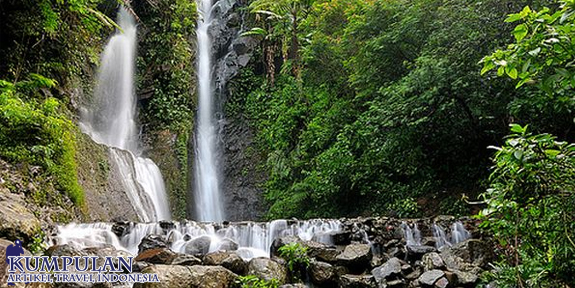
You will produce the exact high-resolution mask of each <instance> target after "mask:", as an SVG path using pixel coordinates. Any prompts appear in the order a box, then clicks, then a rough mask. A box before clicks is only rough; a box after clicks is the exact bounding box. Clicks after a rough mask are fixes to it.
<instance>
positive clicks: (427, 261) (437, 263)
mask: <svg viewBox="0 0 575 288" xmlns="http://www.w3.org/2000/svg"><path fill="white" fill-rule="evenodd" d="M421 262H422V263H423V267H424V269H425V271H429V270H433V269H441V268H443V267H445V263H443V260H442V259H441V256H439V254H437V253H436V252H431V253H427V254H425V255H423V257H422V258H421Z"/></svg>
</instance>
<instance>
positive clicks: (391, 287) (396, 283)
mask: <svg viewBox="0 0 575 288" xmlns="http://www.w3.org/2000/svg"><path fill="white" fill-rule="evenodd" d="M379 287H385V288H404V287H406V283H405V280H403V279H397V280H393V281H388V282H387V284H386V285H381V284H380V286H379Z"/></svg>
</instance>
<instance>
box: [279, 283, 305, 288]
mask: <svg viewBox="0 0 575 288" xmlns="http://www.w3.org/2000/svg"><path fill="white" fill-rule="evenodd" d="M279 288H308V287H307V286H306V285H305V284H302V283H295V284H284V285H282V286H280V287H279Z"/></svg>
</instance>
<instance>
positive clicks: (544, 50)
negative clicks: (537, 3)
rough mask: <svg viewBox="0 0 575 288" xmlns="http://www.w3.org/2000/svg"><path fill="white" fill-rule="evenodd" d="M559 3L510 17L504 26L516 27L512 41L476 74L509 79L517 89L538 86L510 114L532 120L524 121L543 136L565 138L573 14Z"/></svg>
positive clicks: (574, 101) (573, 101)
mask: <svg viewBox="0 0 575 288" xmlns="http://www.w3.org/2000/svg"><path fill="white" fill-rule="evenodd" d="M559 3H560V7H559V8H558V9H550V8H547V7H544V8H541V9H539V10H534V9H531V8H530V7H529V6H526V7H525V8H524V9H523V10H522V11H521V12H519V13H515V14H510V15H509V16H508V17H507V19H506V20H505V22H508V23H514V24H515V25H516V26H515V28H514V29H513V31H512V34H513V36H514V39H515V42H514V43H511V44H509V45H508V46H507V47H506V48H505V49H500V50H497V51H495V52H494V53H493V54H491V55H489V56H486V57H485V58H483V59H482V60H481V62H482V63H483V69H482V71H481V73H482V74H485V73H487V72H489V71H491V70H496V71H497V75H498V76H504V75H506V76H508V77H509V78H511V79H512V80H513V81H514V82H515V83H516V87H517V88H519V87H522V86H524V85H526V84H528V85H529V86H534V87H537V88H538V91H536V92H532V93H529V92H528V91H529V90H526V91H527V93H525V95H523V96H522V97H521V98H519V99H518V100H516V101H514V103H513V107H512V109H513V110H514V111H517V112H519V113H521V112H522V113H524V114H530V115H531V116H530V118H532V119H533V120H531V121H529V122H530V123H532V124H535V125H537V126H543V127H544V128H545V129H544V130H545V131H551V132H554V133H561V135H563V136H566V135H564V134H563V133H564V131H565V130H567V129H569V128H568V127H569V126H570V125H572V124H573V122H572V120H573V117H572V114H573V111H574V109H575V98H573V96H572V94H573V89H574V88H575V69H574V68H573V60H574V58H573V57H574V55H575V13H574V12H575V10H574V6H573V4H572V2H571V1H559ZM526 107H527V108H526ZM527 109H528V110H527ZM525 110H527V111H525ZM517 112H516V113H517ZM550 124H551V125H550Z"/></svg>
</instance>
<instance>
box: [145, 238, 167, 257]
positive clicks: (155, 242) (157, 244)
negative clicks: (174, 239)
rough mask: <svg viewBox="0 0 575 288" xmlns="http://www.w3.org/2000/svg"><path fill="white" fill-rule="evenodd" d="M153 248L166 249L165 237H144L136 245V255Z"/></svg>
mask: <svg viewBox="0 0 575 288" xmlns="http://www.w3.org/2000/svg"><path fill="white" fill-rule="evenodd" d="M154 248H168V242H167V240H166V237H165V236H163V235H156V234H150V235H146V236H145V237H144V238H143V239H142V241H140V244H138V254H140V253H142V252H144V251H146V250H148V249H154Z"/></svg>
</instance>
